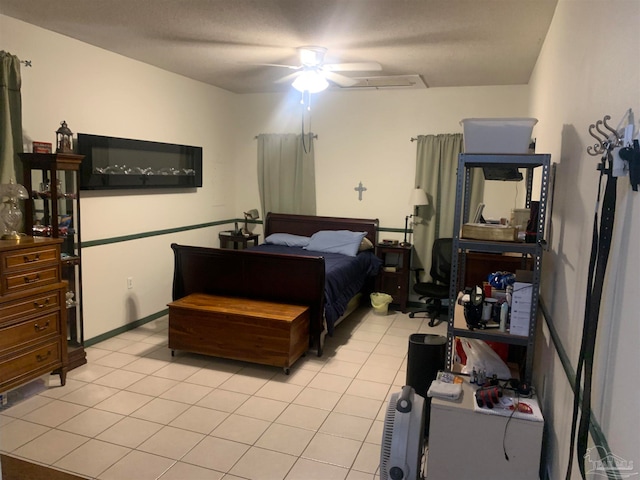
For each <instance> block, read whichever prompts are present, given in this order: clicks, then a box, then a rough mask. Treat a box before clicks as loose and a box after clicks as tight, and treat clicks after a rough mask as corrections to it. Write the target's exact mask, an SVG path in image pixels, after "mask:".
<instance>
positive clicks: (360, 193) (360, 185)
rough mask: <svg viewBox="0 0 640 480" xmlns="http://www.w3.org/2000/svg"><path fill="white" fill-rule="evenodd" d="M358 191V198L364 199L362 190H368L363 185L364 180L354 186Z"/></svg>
mask: <svg viewBox="0 0 640 480" xmlns="http://www.w3.org/2000/svg"><path fill="white" fill-rule="evenodd" d="M354 190H355V191H356V192H358V200H360V201H362V192H364V191H366V190H367V187H364V186H363V185H362V182H360V183H358V186H357V187H356V188H354Z"/></svg>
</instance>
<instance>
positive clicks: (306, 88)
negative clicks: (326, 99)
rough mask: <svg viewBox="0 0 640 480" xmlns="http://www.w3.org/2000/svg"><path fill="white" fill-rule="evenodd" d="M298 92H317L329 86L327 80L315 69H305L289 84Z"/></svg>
mask: <svg viewBox="0 0 640 480" xmlns="http://www.w3.org/2000/svg"><path fill="white" fill-rule="evenodd" d="M291 86H292V87H293V88H295V89H296V90H298V91H299V92H309V93H318V92H321V91H323V90H326V89H327V88H328V87H329V82H327V79H326V78H324V75H322V74H321V73H320V72H319V71H318V70H317V69H315V68H310V69H305V70H304V71H303V72H302V73H301V74H300V75H298V77H297V78H296V79H295V80H294V81H293V83H292V84H291Z"/></svg>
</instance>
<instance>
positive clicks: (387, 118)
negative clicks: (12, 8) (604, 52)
mask: <svg viewBox="0 0 640 480" xmlns="http://www.w3.org/2000/svg"><path fill="white" fill-rule="evenodd" d="M0 31H1V32H2V41H1V43H2V45H0V48H3V49H4V50H6V51H8V52H10V53H13V54H15V55H18V56H19V57H20V58H21V59H29V60H31V61H32V62H33V67H32V68H23V69H22V76H23V86H22V98H23V125H24V129H25V133H26V134H27V135H28V136H29V137H30V138H31V139H33V140H43V141H52V140H54V139H55V133H54V132H55V130H56V129H57V128H58V126H59V122H60V121H61V120H63V119H64V120H66V121H67V122H68V124H69V127H70V128H71V129H72V131H74V132H75V133H78V132H83V133H93V134H99V135H112V136H119V137H125V138H136V139H143V140H152V141H162V142H174V143H182V144H188V145H201V146H202V147H203V149H204V150H203V151H204V186H203V188H201V189H198V190H197V191H196V192H180V193H158V192H126V193H104V192H100V193H97V192H83V197H82V202H81V205H82V219H81V226H82V240H83V241H84V242H86V241H92V240H101V239H105V238H111V237H118V236H123V235H132V234H137V233H143V232H150V231H155V230H162V229H166V228H175V227H180V226H188V225H193V224H200V223H205V222H212V221H221V220H225V219H232V218H236V217H242V212H243V211H247V210H248V209H250V208H256V207H259V198H258V192H257V186H256V143H255V140H254V136H255V135H256V134H258V133H267V132H298V131H300V129H301V119H302V117H301V110H300V106H299V98H298V97H297V96H293V97H288V96H287V95H266V94H265V95H235V94H232V93H229V92H226V91H223V90H220V89H217V88H214V87H211V86H208V85H204V84H202V83H199V82H195V81H192V80H189V79H186V78H184V77H181V76H179V75H175V74H171V73H168V72H165V71H162V70H159V69H157V68H154V67H151V66H148V65H145V64H142V63H140V62H136V61H133V60H129V59H127V58H124V57H122V56H119V55H116V54H113V53H110V52H107V51H105V50H101V49H99V48H95V47H92V46H90V45H87V44H84V43H82V42H78V41H75V40H72V39H70V38H68V37H64V36H61V35H58V34H55V33H53V32H50V31H46V30H43V29H40V28H38V27H35V26H32V25H29V24H27V23H24V22H21V21H18V20H14V19H12V18H9V17H6V16H0ZM59 52H64V55H60V54H59ZM60 58H64V59H66V61H65V62H63V63H61V61H60ZM528 101H529V97H528V88H527V87H526V86H507V87H484V88H451V89H446V88H445V89H429V90H418V91H407V90H391V91H389V90H385V91H364V92H363V91H356V92H330V91H329V92H324V93H323V94H322V95H318V96H317V97H315V98H314V107H313V110H312V116H311V128H312V130H313V131H314V132H315V133H317V134H318V135H319V140H318V142H317V144H316V146H317V150H316V169H317V192H318V214H320V215H338V216H358V217H369V218H371V217H372V218H379V219H380V221H381V225H382V226H383V227H387V228H403V227H404V217H405V216H406V215H407V214H409V213H411V207H410V206H409V205H408V197H409V192H410V189H411V188H412V187H413V181H414V165H415V143H412V142H410V138H411V137H412V136H416V135H419V134H430V133H449V132H459V131H461V127H460V125H459V121H460V120H461V119H463V118H467V117H478V116H480V117H482V116H523V115H524V114H525V113H526V110H527V108H528ZM307 120H309V119H307ZM360 181H362V183H363V184H364V186H365V187H367V191H366V192H364V195H363V200H362V201H358V197H357V193H356V192H355V191H354V190H353V189H354V187H356V186H357V185H358V182H360ZM222 228H223V227H216V228H208V229H202V230H190V231H187V232H184V233H179V234H172V235H162V236H159V237H152V238H143V239H137V240H132V241H127V242H120V243H114V244H109V245H103V246H96V247H90V248H85V249H84V250H83V287H84V313H85V337H86V338H87V339H91V338H93V337H96V336H98V335H101V334H104V333H106V332H109V331H111V330H114V329H116V328H118V327H121V326H123V325H126V324H127V323H130V322H132V321H135V320H137V319H140V318H144V317H147V316H149V315H153V314H155V313H157V312H159V311H161V310H163V309H164V308H165V306H166V303H167V302H169V301H170V296H171V280H172V273H173V264H172V256H171V255H172V252H171V250H170V248H169V245H170V244H171V242H178V243H186V244H198V245H210V246H215V245H217V231H218V230H220V229H222ZM258 231H260V229H259V228H258ZM385 236H388V237H391V238H393V237H396V238H402V234H394V233H390V234H388V235H385ZM127 277H133V280H134V288H133V289H132V290H128V289H127V288H126V279H127Z"/></svg>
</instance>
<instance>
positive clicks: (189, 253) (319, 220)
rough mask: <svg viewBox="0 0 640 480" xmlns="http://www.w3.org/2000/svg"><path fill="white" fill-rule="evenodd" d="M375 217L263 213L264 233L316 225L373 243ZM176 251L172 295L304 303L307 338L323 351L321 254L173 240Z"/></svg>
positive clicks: (309, 231)
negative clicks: (360, 234) (362, 235)
mask: <svg viewBox="0 0 640 480" xmlns="http://www.w3.org/2000/svg"><path fill="white" fill-rule="evenodd" d="M377 228H378V220H377V219H362V218H342V217H321V216H315V215H291V214H282V213H269V214H267V216H266V218H265V222H264V236H265V238H266V237H267V236H268V235H270V234H272V233H292V234H295V235H304V236H311V235H313V234H314V233H315V232H317V231H320V230H352V231H356V232H366V236H367V238H368V239H369V240H370V241H371V243H373V244H374V245H375V244H376V243H377ZM171 248H172V249H173V251H174V255H175V269H174V276H173V300H174V301H175V300H178V299H180V298H183V297H185V296H187V295H190V294H192V293H205V294H209V295H222V296H235V297H245V298H250V299H256V300H270V301H274V302H281V303H287V304H293V305H295V304H298V305H305V306H308V307H309V316H310V325H309V333H310V343H311V344H312V345H315V346H316V347H317V349H318V356H320V355H322V347H323V345H322V343H323V338H324V288H325V269H324V258H322V257H307V256H298V255H282V254H273V253H264V252H252V251H251V250H222V249H217V248H205V247H193V246H186V245H178V244H175V243H174V244H172V245H171Z"/></svg>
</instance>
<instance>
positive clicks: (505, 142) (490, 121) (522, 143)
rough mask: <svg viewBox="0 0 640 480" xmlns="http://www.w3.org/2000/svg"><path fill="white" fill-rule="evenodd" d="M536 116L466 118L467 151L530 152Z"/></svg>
mask: <svg viewBox="0 0 640 480" xmlns="http://www.w3.org/2000/svg"><path fill="white" fill-rule="evenodd" d="M536 123H538V120H537V119H536V118H465V119H464V120H461V121H460V124H461V125H462V128H463V132H464V133H463V135H464V151H465V153H529V144H530V143H531V132H532V131H533V127H534V125H535V124H536Z"/></svg>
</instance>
